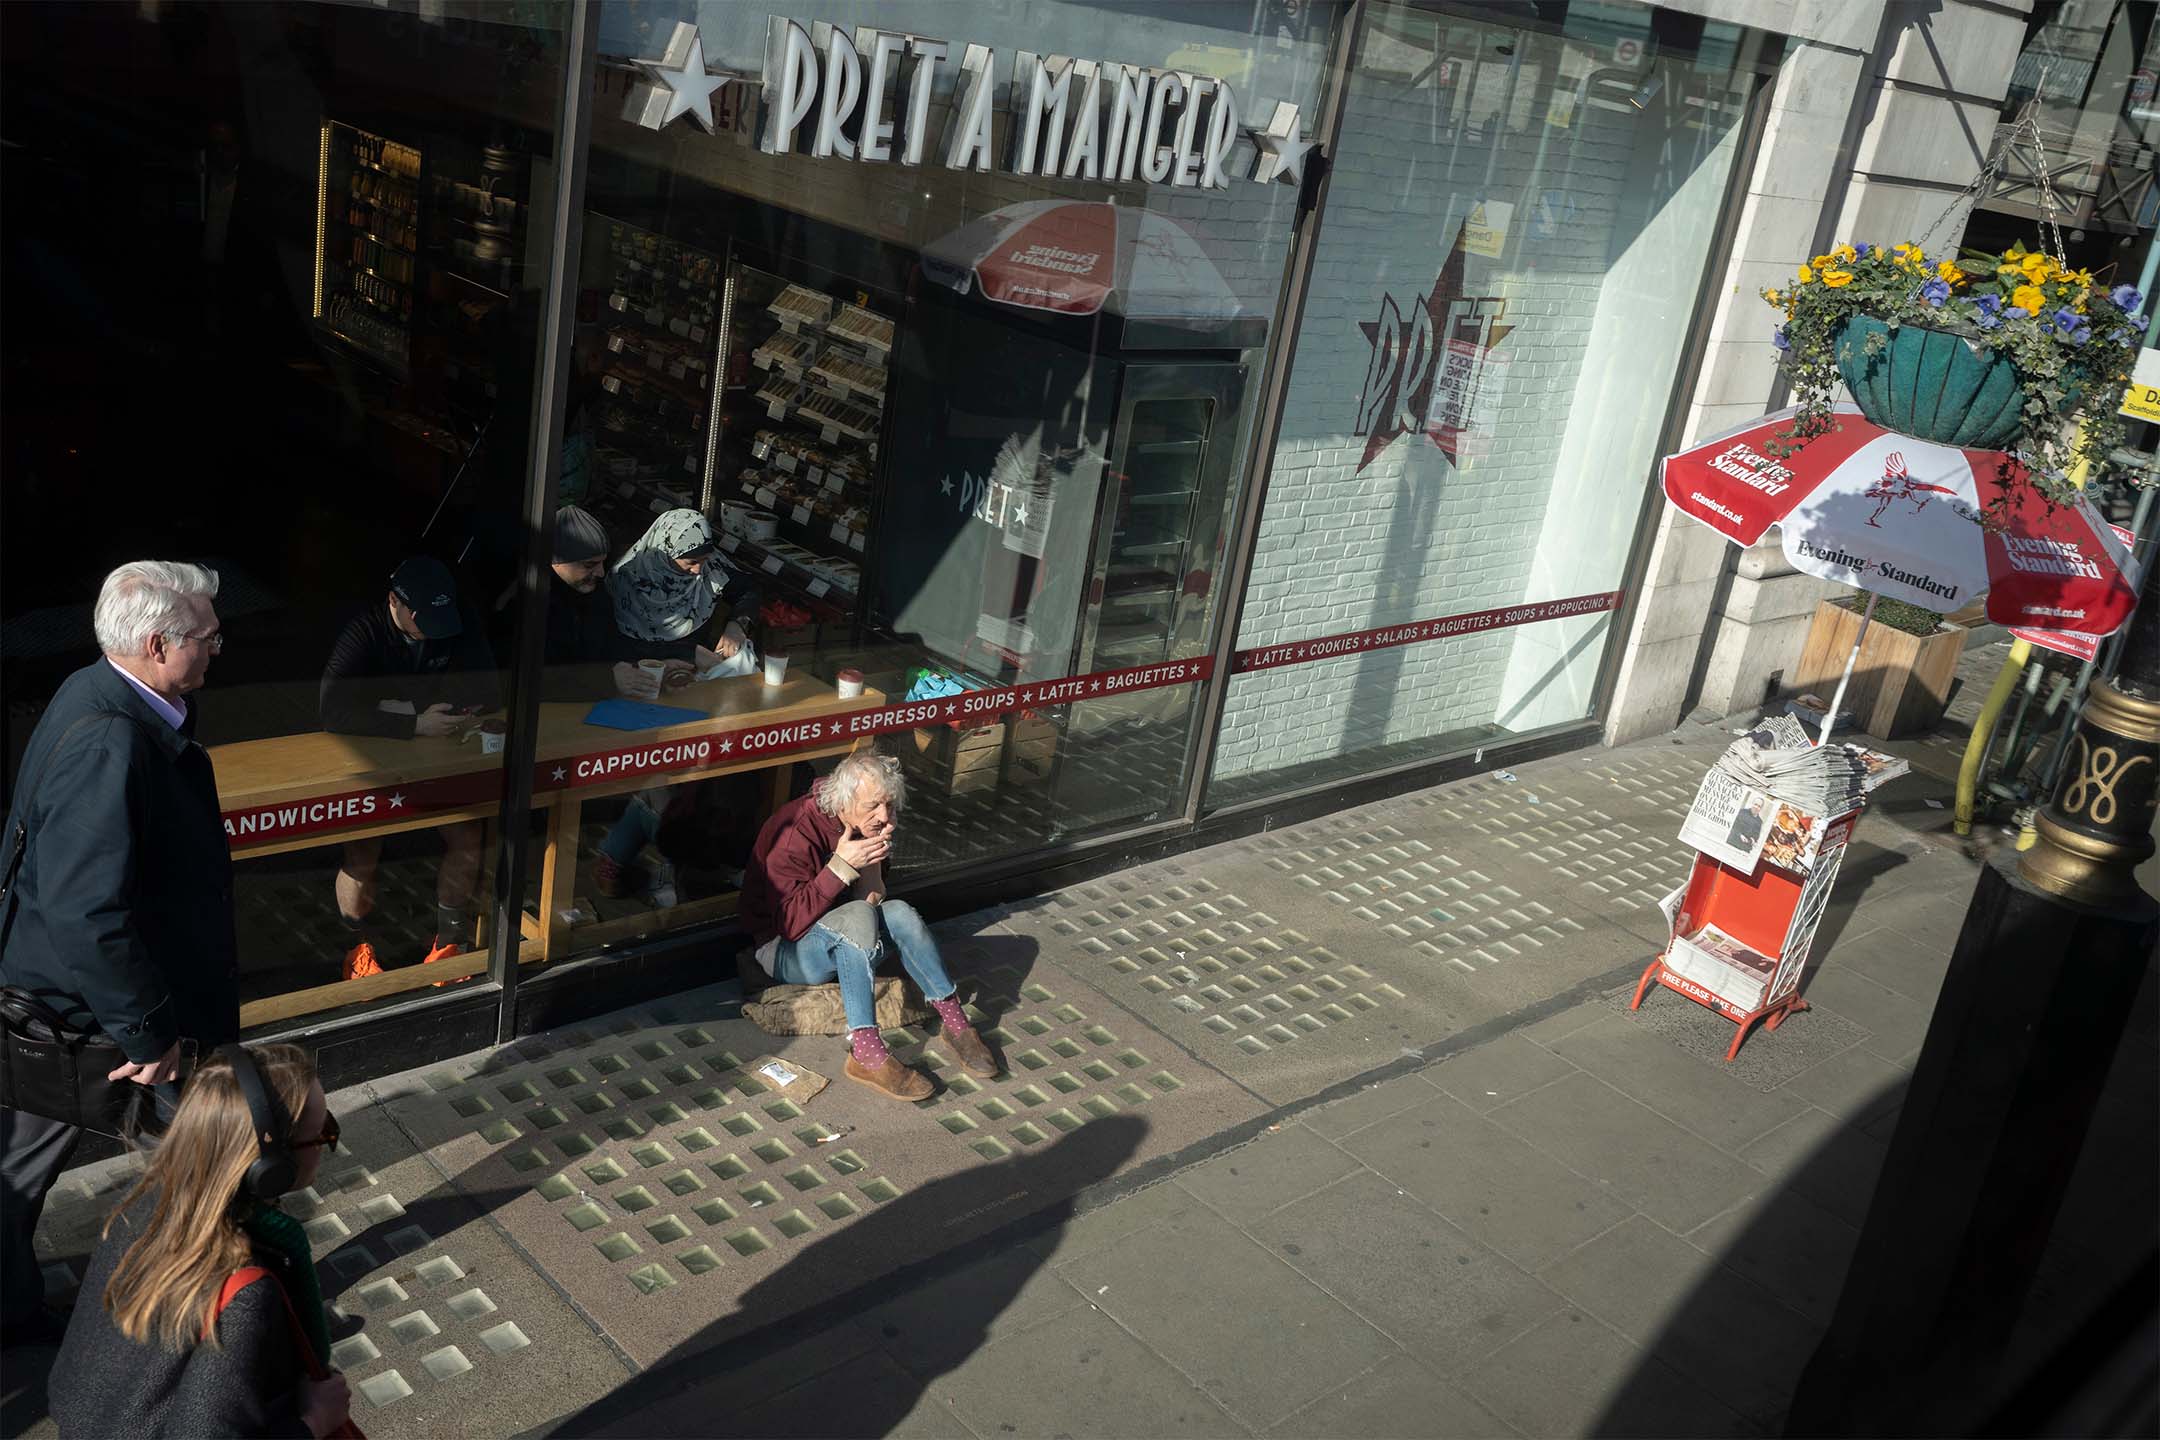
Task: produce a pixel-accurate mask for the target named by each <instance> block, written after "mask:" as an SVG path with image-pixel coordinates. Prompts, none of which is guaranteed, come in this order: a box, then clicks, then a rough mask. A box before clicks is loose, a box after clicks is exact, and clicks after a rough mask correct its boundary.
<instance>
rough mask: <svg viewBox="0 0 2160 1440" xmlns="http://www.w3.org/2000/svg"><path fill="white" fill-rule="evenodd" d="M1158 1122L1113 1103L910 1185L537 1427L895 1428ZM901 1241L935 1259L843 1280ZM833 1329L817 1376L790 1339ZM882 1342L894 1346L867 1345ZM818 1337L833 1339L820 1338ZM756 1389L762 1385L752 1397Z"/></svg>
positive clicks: (568, 1431)
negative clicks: (1118, 1110) (1038, 1139)
mask: <svg viewBox="0 0 2160 1440" xmlns="http://www.w3.org/2000/svg"><path fill="white" fill-rule="evenodd" d="M1147 1129H1148V1127H1147V1123H1146V1122H1145V1121H1143V1120H1140V1119H1138V1118H1136V1117H1133V1116H1127V1115H1112V1116H1108V1117H1106V1118H1104V1119H1101V1120H1096V1121H1094V1122H1092V1123H1090V1124H1087V1125H1085V1126H1083V1127H1081V1128H1080V1129H1079V1130H1077V1131H1074V1132H1073V1133H1072V1134H1070V1135H1067V1136H1066V1137H1065V1138H1064V1139H1062V1140H1060V1141H1058V1142H1057V1143H1055V1144H1053V1145H1046V1146H1042V1147H1039V1148H1037V1149H1034V1150H1030V1151H1028V1152H1026V1153H1025V1154H1023V1155H1021V1156H1019V1157H1016V1158H1015V1159H1013V1160H1011V1161H1009V1162H1001V1163H998V1164H996V1165H991V1166H979V1167H976V1168H974V1169H971V1170H965V1171H962V1172H960V1173H959V1174H956V1175H951V1176H947V1177H945V1178H942V1179H939V1180H935V1181H932V1182H931V1183H930V1184H928V1185H924V1186H922V1187H921V1188H919V1189H917V1190H914V1191H911V1192H909V1193H908V1194H906V1195H904V1196H902V1197H901V1198H900V1199H898V1200H896V1201H894V1202H892V1203H890V1204H888V1205H886V1206H884V1207H883V1208H881V1209H879V1210H877V1211H875V1212H874V1213H872V1214H870V1215H868V1216H865V1217H864V1218H863V1219H861V1220H859V1221H857V1222H855V1223H854V1224H852V1225H849V1226H846V1227H845V1228H843V1229H841V1230H839V1231H838V1232H836V1233H835V1234H834V1235H833V1236H832V1237H831V1238H830V1239H827V1240H822V1241H819V1242H818V1243H817V1244H815V1245H812V1246H810V1247H808V1248H806V1249H805V1250H803V1251H801V1252H800V1253H799V1254H798V1255H797V1256H796V1257H795V1258H794V1259H793V1260H791V1261H789V1262H788V1263H787V1264H786V1265H785V1266H783V1267H781V1268H780V1269H779V1270H777V1271H775V1272H774V1273H773V1274H771V1275H770V1276H767V1277H766V1278H765V1279H763V1280H761V1281H759V1282H758V1283H757V1284H755V1285H753V1286H752V1287H750V1289H749V1290H748V1291H746V1292H744V1294H743V1297H742V1302H741V1308H740V1309H739V1310H738V1311H737V1312H736V1313H735V1314H733V1315H730V1316H725V1317H723V1318H722V1319H720V1320H718V1321H715V1322H714V1323H713V1324H712V1325H709V1326H707V1327H706V1328H705V1330H703V1331H701V1332H700V1333H699V1334H698V1335H696V1336H693V1337H692V1338H691V1339H689V1340H687V1341H685V1342H684V1343H683V1344H681V1345H679V1346H677V1347H676V1348H675V1349H674V1350H673V1351H671V1352H670V1353H669V1354H668V1355H667V1356H665V1357H663V1358H662V1359H661V1360H660V1361H659V1362H658V1363H657V1364H655V1365H653V1366H652V1367H650V1368H649V1369H647V1370H646V1371H644V1372H643V1373H642V1374H640V1375H638V1376H637V1377H636V1378H634V1379H632V1380H629V1381H627V1382H625V1383H624V1384H622V1385H620V1386H618V1387H616V1389H615V1390H613V1391H612V1392H610V1393H609V1394H608V1395H607V1396H606V1397H604V1398H603V1399H600V1400H598V1401H595V1402H594V1403H592V1404H591V1405H588V1406H586V1407H585V1408H584V1409H583V1410H580V1411H577V1412H576V1413H574V1414H571V1415H566V1416H564V1417H562V1418H561V1419H560V1420H558V1421H556V1422H555V1423H554V1424H553V1425H552V1426H551V1427H550V1428H549V1429H548V1430H547V1431H545V1432H538V1433H547V1434H552V1435H579V1436H583V1435H619V1436H647V1435H706V1436H743V1437H750V1436H758V1437H778V1436H819V1437H840V1436H861V1437H868V1436H883V1435H887V1434H890V1433H892V1432H893V1431H894V1430H895V1429H896V1428H897V1427H899V1426H900V1424H901V1423H902V1422H903V1421H904V1420H906V1419H907V1417H908V1416H909V1415H910V1414H911V1413H912V1412H913V1411H914V1410H915V1408H916V1406H917V1405H918V1404H919V1403H920V1401H921V1399H922V1396H923V1394H924V1392H925V1391H926V1390H927V1389H928V1388H929V1386H930V1384H931V1383H932V1382H933V1381H935V1380H936V1379H937V1377H938V1376H940V1375H943V1374H945V1373H947V1372H948V1371H950V1370H952V1369H953V1368H954V1367H956V1366H958V1365H959V1364H961V1363H962V1362H963V1361H965V1360H966V1359H967V1358H968V1357H969V1356H970V1355H972V1354H974V1353H975V1351H976V1350H977V1349H979V1348H980V1347H981V1346H982V1345H983V1344H984V1343H985V1342H986V1341H987V1340H988V1339H989V1337H990V1333H991V1329H992V1327H993V1326H994V1325H995V1324H996V1322H997V1319H998V1317H999V1316H1000V1315H1002V1314H1003V1313H1004V1312H1005V1310H1006V1308H1007V1307H1008V1306H1010V1305H1011V1304H1012V1302H1013V1301H1014V1299H1015V1298H1016V1297H1017V1296H1018V1294H1019V1293H1020V1291H1021V1289H1022V1288H1023V1287H1024V1286H1025V1285H1026V1284H1027V1283H1028V1282H1029V1280H1030V1279H1032V1278H1033V1277H1034V1276H1035V1274H1036V1272H1037V1271H1039V1270H1040V1269H1041V1267H1042V1265H1043V1264H1044V1263H1045V1259H1044V1257H1043V1256H1042V1255H1041V1254H1039V1253H1038V1252H1037V1251H1036V1250H1035V1249H1033V1248H1032V1247H1030V1246H1028V1245H1026V1244H1022V1243H1018V1242H1019V1241H1021V1240H1023V1239H1024V1238H1027V1237H1030V1236H1033V1235H1036V1234H1040V1233H1043V1232H1045V1231H1048V1230H1051V1229H1054V1228H1056V1227H1057V1226H1060V1225H1062V1224H1064V1223H1065V1222H1066V1221H1068V1220H1070V1219H1071V1218H1072V1217H1073V1215H1074V1214H1075V1212H1076V1209H1077V1202H1078V1198H1079V1196H1080V1194H1081V1192H1083V1191H1085V1190H1086V1189H1087V1188H1088V1187H1089V1186H1092V1185H1095V1184H1098V1183H1100V1182H1101V1181H1104V1180H1107V1179H1109V1178H1110V1177H1111V1176H1112V1175H1114V1174H1116V1173H1117V1171H1118V1169H1119V1168H1120V1167H1121V1166H1122V1165H1123V1164H1124V1163H1125V1162H1126V1161H1127V1160H1128V1159H1130V1158H1131V1157H1132V1155H1133V1153H1134V1152H1135V1151H1136V1150H1137V1149H1138V1148H1139V1145H1140V1141H1141V1139H1142V1137H1143V1136H1145V1135H1146V1133H1147ZM1043 1194H1051V1195H1055V1196H1056V1197H1057V1198H1056V1199H1054V1200H1052V1201H1050V1202H1049V1203H1048V1204H1045V1205H1043V1206H1041V1207H1040V1208H1038V1209H1036V1210H1034V1211H1033V1212H1032V1213H1031V1214H1029V1215H1028V1216H1027V1217H1026V1218H1025V1219H1022V1220H1019V1221H1016V1222H1014V1223H1013V1224H1011V1225H1008V1226H1006V1227H1003V1228H1002V1229H1000V1230H999V1231H997V1232H996V1233H995V1234H994V1235H991V1236H988V1237H983V1238H979V1239H968V1238H966V1237H964V1236H962V1237H958V1238H956V1239H955V1240H954V1241H951V1242H947V1241H944V1240H941V1239H939V1238H938V1237H939V1235H940V1232H943V1231H952V1230H957V1229H959V1228H960V1227H963V1226H965V1225H966V1224H967V1223H968V1222H970V1221H971V1220H974V1219H976V1218H978V1216H979V1214H980V1212H981V1211H982V1210H983V1209H984V1208H985V1204H986V1202H985V1196H986V1195H988V1196H990V1197H991V1198H990V1200H989V1202H988V1203H989V1204H992V1205H997V1204H1002V1203H1005V1202H1006V1201H1014V1202H1021V1203H1024V1202H1025V1200H1026V1199H1027V1198H1029V1197H1032V1196H1036V1195H1043ZM926 1252H927V1253H926ZM896 1254H898V1255H915V1256H921V1257H922V1258H920V1259H916V1260H914V1261H913V1262H911V1263H907V1264H904V1265H902V1266H900V1267H899V1268H898V1269H895V1270H892V1271H890V1272H889V1273H887V1274H884V1275H881V1276H879V1277H878V1278H876V1279H873V1280H870V1281H868V1282H867V1283H863V1284H858V1285H853V1286H847V1285H845V1284H844V1281H843V1279H842V1277H845V1276H847V1275H850V1274H862V1273H865V1272H866V1271H867V1270H868V1269H869V1268H870V1267H871V1266H873V1265H875V1264H877V1263H879V1262H880V1261H881V1260H889V1258H890V1257H891V1256H893V1255H896ZM962 1272H965V1273H964V1275H963V1274H962ZM836 1282H840V1283H836ZM933 1282H938V1283H936V1284H935V1290H934V1293H935V1297H936V1298H935V1300H934V1301H931V1300H928V1299H926V1298H925V1296H926V1295H928V1294H930V1293H932V1285H933ZM819 1296H828V1297H830V1298H824V1299H819V1298H817V1297H819ZM806 1302H807V1308H805V1306H806ZM752 1317H754V1318H755V1321H756V1323H758V1325H759V1328H758V1329H757V1330H755V1331H752V1332H751V1333H749V1334H747V1335H743V1336H740V1337H739V1338H735V1339H732V1340H727V1342H726V1348H725V1350H724V1351H723V1350H721V1349H719V1348H718V1347H719V1344H720V1342H721V1341H722V1340H725V1339H726V1337H727V1336H728V1335H729V1334H730V1333H732V1332H736V1331H740V1330H741V1329H742V1326H743V1322H744V1320H745V1318H752ZM857 1324H861V1325H864V1326H865V1327H870V1326H874V1327H875V1328H866V1329H864V1330H862V1331H859V1332H858V1334H857V1335H855V1336H853V1337H848V1336H845V1335H843V1334H839V1333H836V1332H843V1331H845V1330H846V1329H847V1328H848V1327H850V1326H854V1325H857ZM819 1339H830V1340H832V1342H833V1343H832V1344H831V1346H830V1347H829V1348H826V1349H824V1350H823V1352H822V1353H823V1354H824V1355H825V1356H826V1357H827V1359H828V1361H829V1364H827V1365H825V1366H818V1365H817V1364H816V1363H815V1362H813V1363H812V1365H811V1366H810V1367H809V1369H808V1371H807V1372H806V1373H796V1372H797V1370H798V1368H799V1367H801V1366H802V1360H801V1357H800V1352H798V1354H796V1355H793V1356H790V1355H783V1353H782V1352H786V1351H790V1350H794V1349H795V1347H798V1346H803V1345H805V1344H806V1342H815V1341H817V1340H819ZM851 1344H852V1345H853V1347H854V1348H849V1347H850V1345H851ZM873 1347H875V1348H876V1349H881V1350H882V1351H883V1352H884V1353H882V1354H878V1353H869V1354H865V1353H864V1352H866V1351H871V1350H873ZM808 1349H809V1350H810V1351H811V1352H812V1353H813V1354H816V1353H819V1351H820V1347H819V1346H817V1345H816V1344H815V1343H809V1344H808ZM832 1365H838V1366H840V1371H838V1372H836V1371H834V1370H833V1369H832V1368H831V1366H832ZM748 1396H756V1397H760V1398H757V1399H755V1400H752V1401H751V1402H750V1403H748V1404H747V1405H746V1404H745V1403H744V1401H745V1397H748Z"/></svg>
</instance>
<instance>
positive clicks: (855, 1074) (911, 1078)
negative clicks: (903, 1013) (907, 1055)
mask: <svg viewBox="0 0 2160 1440" xmlns="http://www.w3.org/2000/svg"><path fill="white" fill-rule="evenodd" d="M840 1073H841V1074H843V1075H845V1076H847V1078H848V1079H850V1080H853V1081H854V1082H855V1083H856V1084H858V1085H867V1086H869V1087H870V1088H871V1089H873V1090H875V1091H877V1092H878V1093H880V1094H883V1095H890V1096H892V1097H893V1099H895V1100H927V1099H929V1098H930V1091H931V1088H932V1087H931V1084H930V1077H929V1076H927V1075H924V1074H922V1073H921V1072H920V1071H916V1070H910V1069H908V1067H907V1066H905V1065H902V1064H901V1063H900V1062H899V1061H898V1060H895V1059H894V1058H893V1057H892V1056H890V1055H887V1056H886V1057H885V1063H884V1064H883V1065H881V1066H879V1067H878V1068H877V1069H875V1070H866V1069H864V1068H863V1067H862V1066H860V1065H858V1064H856V1063H855V1057H854V1056H853V1055H850V1056H848V1058H847V1064H845V1065H843V1066H841V1067H840Z"/></svg>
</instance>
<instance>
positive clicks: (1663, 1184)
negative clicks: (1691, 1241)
mask: <svg viewBox="0 0 2160 1440" xmlns="http://www.w3.org/2000/svg"><path fill="white" fill-rule="evenodd" d="M1492 1118H1493V1119H1494V1120H1495V1121H1496V1122H1498V1123H1499V1124H1501V1125H1502V1126H1505V1127H1506V1128H1507V1129H1508V1130H1510V1131H1511V1132H1513V1133H1514V1134H1516V1135H1517V1136H1519V1137H1521V1138H1522V1139H1524V1140H1527V1141H1528V1142H1530V1143H1531V1144H1532V1145H1535V1146H1536V1147H1537V1148H1539V1149H1541V1150H1543V1151H1545V1152H1546V1153H1547V1154H1549V1155H1551V1156H1553V1157H1554V1158H1555V1159H1557V1160H1559V1161H1561V1162H1562V1163H1563V1164H1565V1165H1567V1166H1568V1167H1569V1168H1570V1169H1572V1170H1574V1171H1575V1172H1576V1173H1578V1174H1580V1175H1585V1176H1588V1177H1590V1178H1591V1179H1593V1180H1596V1181H1598V1182H1600V1183H1602V1184H1605V1185H1608V1186H1610V1187H1611V1189H1612V1192H1613V1194H1615V1195H1617V1196H1618V1197H1620V1198H1621V1199H1622V1200H1625V1201H1626V1202H1628V1203H1629V1204H1630V1205H1632V1206H1634V1207H1635V1208H1636V1209H1638V1210H1642V1211H1644V1212H1646V1213H1648V1214H1653V1215H1656V1216H1657V1217H1658V1218H1659V1219H1660V1220H1661V1221H1663V1222H1664V1223H1666V1224H1669V1225H1672V1226H1674V1227H1676V1228H1679V1227H1692V1226H1694V1225H1698V1224H1700V1223H1701V1222H1702V1221H1704V1220H1707V1219H1709V1218H1710V1217H1711V1216H1712V1215H1715V1214H1717V1213H1718V1212H1720V1211H1722V1210H1724V1209H1726V1208H1727V1207H1729V1206H1731V1205H1733V1204H1734V1203H1736V1202H1737V1201H1739V1200H1740V1199H1742V1198H1743V1197H1745V1196H1747V1195H1749V1194H1751V1193H1753V1192H1754V1191H1756V1190H1757V1189H1759V1188H1761V1187H1762V1184H1763V1177H1762V1176H1761V1175H1760V1174H1759V1173H1757V1172H1756V1171H1754V1170H1752V1169H1750V1168H1749V1167H1748V1166H1746V1165H1744V1164H1742V1163H1741V1162H1740V1161H1739V1160H1736V1159H1734V1158H1733V1157H1732V1156H1730V1155H1727V1154H1726V1153H1724V1152H1723V1151H1721V1150H1719V1149H1717V1148H1716V1147H1715V1146H1713V1145H1711V1144H1710V1143H1709V1142H1708V1141H1706V1140H1702V1139H1699V1138H1697V1137H1696V1136H1694V1135H1691V1134H1689V1133H1688V1132H1687V1131H1685V1130H1682V1129H1681V1128H1680V1127H1679V1126H1677V1125H1675V1124H1673V1123H1672V1122H1671V1121H1669V1120H1667V1119H1666V1118H1665V1117H1664V1116H1662V1115H1659V1114H1658V1113H1657V1112H1656V1111H1654V1110H1651V1109H1650V1108H1649V1107H1647V1106H1644V1105H1640V1104H1638V1103H1636V1102H1635V1101H1634V1100H1631V1099H1629V1098H1628V1097H1627V1096H1625V1095H1623V1094H1621V1093H1620V1092H1619V1091H1617V1090H1614V1089H1613V1088H1611V1087H1610V1086H1608V1085H1606V1084H1605V1083H1604V1082H1602V1081H1600V1080H1597V1079H1595V1078H1593V1077H1591V1076H1589V1075H1576V1076H1571V1077H1570V1078H1568V1079H1566V1080H1562V1081H1560V1082H1558V1083H1557V1084H1553V1085H1548V1086H1546V1087H1545V1088H1544V1089H1543V1090H1540V1091H1538V1092H1536V1093H1535V1094H1532V1095H1527V1096H1525V1097H1523V1098H1522V1099H1520V1100H1517V1101H1515V1102H1514V1103H1512V1104H1509V1105H1503V1106H1501V1107H1500V1108H1499V1109H1498V1110H1495V1111H1494V1112H1493V1114H1492Z"/></svg>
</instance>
